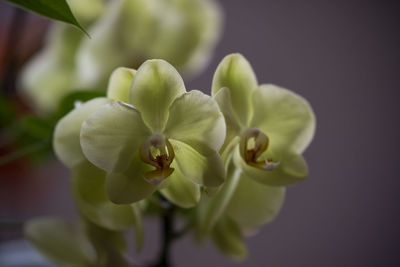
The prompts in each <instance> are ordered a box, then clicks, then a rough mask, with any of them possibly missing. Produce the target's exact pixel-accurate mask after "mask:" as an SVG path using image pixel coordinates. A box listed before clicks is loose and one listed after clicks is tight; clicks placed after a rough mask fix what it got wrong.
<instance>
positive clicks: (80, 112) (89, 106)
mask: <svg viewBox="0 0 400 267" xmlns="http://www.w3.org/2000/svg"><path fill="white" fill-rule="evenodd" d="M109 102H110V100H108V99H106V98H95V99H93V100H90V101H88V102H86V103H84V104H79V105H78V106H77V107H76V108H75V109H74V110H72V111H71V112H69V113H68V114H67V115H66V116H64V117H63V118H62V119H61V120H59V121H58V123H57V125H56V127H55V130H54V137H53V148H54V152H55V153H56V155H57V157H58V158H59V159H60V160H61V162H62V163H64V164H65V165H66V166H68V167H69V168H73V167H74V166H76V165H78V164H80V163H81V162H83V161H86V158H85V156H84V155H83V153H82V149H81V145H80V141H79V134H80V131H81V126H82V123H83V121H84V120H85V119H86V118H87V117H88V116H89V115H90V114H92V113H93V112H94V111H96V110H97V109H98V108H99V107H101V106H102V105H105V104H107V103H109Z"/></svg>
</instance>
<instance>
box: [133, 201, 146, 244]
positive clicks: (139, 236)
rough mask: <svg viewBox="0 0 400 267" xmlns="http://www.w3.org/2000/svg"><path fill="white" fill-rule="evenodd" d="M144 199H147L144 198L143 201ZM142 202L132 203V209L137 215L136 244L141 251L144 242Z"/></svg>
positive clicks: (135, 215)
mask: <svg viewBox="0 0 400 267" xmlns="http://www.w3.org/2000/svg"><path fill="white" fill-rule="evenodd" d="M144 201H145V200H143V201H142V202H144ZM142 202H138V203H133V204H131V207H132V211H133V214H134V217H135V241H136V242H135V245H136V251H137V252H140V251H141V250H142V248H143V243H144V228H143V221H142V215H141V206H142V205H143V203H142Z"/></svg>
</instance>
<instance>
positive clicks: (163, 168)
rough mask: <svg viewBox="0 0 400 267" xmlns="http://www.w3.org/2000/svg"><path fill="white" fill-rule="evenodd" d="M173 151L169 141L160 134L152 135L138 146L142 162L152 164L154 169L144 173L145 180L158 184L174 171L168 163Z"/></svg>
mask: <svg viewBox="0 0 400 267" xmlns="http://www.w3.org/2000/svg"><path fill="white" fill-rule="evenodd" d="M174 157H175V153H174V149H173V147H172V145H171V143H170V142H169V141H168V139H166V138H164V137H163V136H162V135H153V136H152V137H151V138H150V140H149V141H147V142H145V143H144V144H143V145H142V146H141V148H140V158H141V159H142V161H143V162H144V163H147V164H149V165H152V166H154V167H155V170H153V171H149V172H147V173H145V174H144V176H145V178H146V181H148V182H149V183H151V184H159V183H161V182H162V181H164V179H166V178H167V177H168V176H170V175H171V174H172V173H173V172H174V168H171V167H170V165H171V163H172V161H173V160H174Z"/></svg>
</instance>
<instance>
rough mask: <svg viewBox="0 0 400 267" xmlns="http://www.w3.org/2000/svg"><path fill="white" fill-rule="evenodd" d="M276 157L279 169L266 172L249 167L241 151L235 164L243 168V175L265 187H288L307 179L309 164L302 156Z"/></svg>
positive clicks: (288, 154) (286, 155)
mask: <svg viewBox="0 0 400 267" xmlns="http://www.w3.org/2000/svg"><path fill="white" fill-rule="evenodd" d="M275 157H276V158H277V160H278V161H279V162H280V163H279V165H278V167H276V168H275V169H273V170H264V169H261V168H257V167H253V166H250V165H248V164H247V163H246V162H245V161H244V160H243V158H242V157H241V156H240V154H239V149H237V150H236V151H235V152H234V161H235V164H236V165H237V166H240V167H241V168H242V170H243V173H244V174H245V175H246V176H247V177H249V178H251V179H254V180H256V181H257V182H260V183H262V184H264V185H269V186H286V185H290V184H295V183H298V182H301V181H303V180H304V179H305V178H307V175H308V167H307V163H306V161H305V160H304V158H303V157H302V156H301V155H299V154H292V153H286V154H280V155H279V156H275Z"/></svg>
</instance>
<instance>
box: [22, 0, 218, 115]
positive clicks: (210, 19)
mask: <svg viewBox="0 0 400 267" xmlns="http://www.w3.org/2000/svg"><path fill="white" fill-rule="evenodd" d="M68 4H69V5H70V7H71V9H72V11H73V13H74V14H75V15H76V17H77V19H78V21H79V22H80V23H81V24H82V25H83V26H84V28H86V29H88V32H89V33H90V36H91V38H87V36H85V34H84V33H82V32H81V31H80V30H79V29H75V28H74V27H71V26H69V25H65V24H61V23H55V24H54V25H53V27H51V29H50V31H49V33H48V35H47V38H46V42H45V47H44V49H43V50H42V51H41V52H40V53H39V54H37V55H36V56H35V57H34V59H33V60H31V61H29V62H28V64H27V65H26V67H24V70H23V72H22V75H21V80H20V83H21V88H22V92H21V93H22V94H23V95H24V96H25V97H27V98H29V100H30V101H29V103H32V104H33V105H34V106H35V108H37V109H38V110H39V111H41V112H54V111H55V110H56V109H57V107H58V104H59V103H60V101H61V100H62V99H63V97H65V96H66V95H67V94H68V93H70V92H72V91H73V90H102V89H104V88H105V87H106V84H107V81H108V77H109V76H110V74H111V72H112V71H113V70H114V69H115V68H117V67H119V66H127V67H131V68H137V67H138V66H140V64H142V63H143V62H144V61H145V60H146V59H150V58H161V59H164V60H167V61H168V62H170V63H171V64H173V65H174V66H175V67H176V68H177V69H178V70H179V71H180V72H182V73H184V74H185V75H186V74H188V75H192V74H197V73H199V72H200V71H201V70H202V69H204V67H205V66H206V64H207V63H208V62H209V60H210V58H211V55H212V52H213V50H214V47H215V45H216V43H217V41H218V39H219V36H220V30H221V25H222V12H221V9H220V8H219V5H218V4H217V3H216V1H214V0H172V1H159V0H115V1H106V0H84V1H82V0H70V1H68Z"/></svg>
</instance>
